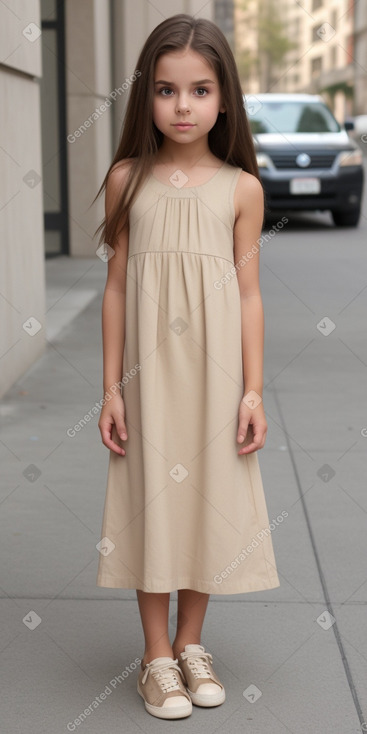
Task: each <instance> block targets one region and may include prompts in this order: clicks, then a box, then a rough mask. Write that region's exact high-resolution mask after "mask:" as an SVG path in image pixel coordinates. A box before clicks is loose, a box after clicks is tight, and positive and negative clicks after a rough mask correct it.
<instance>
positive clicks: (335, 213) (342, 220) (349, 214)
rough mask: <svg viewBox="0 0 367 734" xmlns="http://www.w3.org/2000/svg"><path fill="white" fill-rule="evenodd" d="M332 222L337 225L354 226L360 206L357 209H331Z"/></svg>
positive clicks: (359, 212)
mask: <svg viewBox="0 0 367 734" xmlns="http://www.w3.org/2000/svg"><path fill="white" fill-rule="evenodd" d="M331 215H332V218H333V220H334V224H336V226H337V227H356V226H357V224H358V222H359V217H360V215H361V209H360V207H359V208H358V209H344V211H343V209H342V210H340V209H332V211H331Z"/></svg>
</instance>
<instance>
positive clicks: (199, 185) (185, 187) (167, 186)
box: [150, 161, 228, 191]
mask: <svg viewBox="0 0 367 734" xmlns="http://www.w3.org/2000/svg"><path fill="white" fill-rule="evenodd" d="M226 165H228V164H226V162H225V161H223V165H221V166H219V167H218V169H217V170H216V172H215V174H214V176H212V177H211V178H209V179H208V181H204V183H202V184H196V186H181V187H176V186H174V184H165V183H163V181H160V179H159V178H157V177H156V176H154V174H153V173H150V177H151V178H153V179H154V181H157V182H158V183H159V184H161V186H164V187H165V188H167V189H172V188H173V189H177V190H179V191H182V189H187V190H188V191H190V189H199V188H202V186H207V185H208V184H209V183H211V181H213V179H214V178H215V177H216V176H218V173H220V171H221V170H222V169H223V168H224V166H226ZM172 175H173V174H172Z"/></svg>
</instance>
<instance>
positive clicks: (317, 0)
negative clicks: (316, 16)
mask: <svg viewBox="0 0 367 734" xmlns="http://www.w3.org/2000/svg"><path fill="white" fill-rule="evenodd" d="M321 6H322V0H312V10H317V9H318V8H321Z"/></svg>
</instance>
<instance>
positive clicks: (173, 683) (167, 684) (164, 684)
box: [141, 660, 182, 693]
mask: <svg viewBox="0 0 367 734" xmlns="http://www.w3.org/2000/svg"><path fill="white" fill-rule="evenodd" d="M176 670H177V671H178V673H179V675H180V676H181V675H182V673H181V669H180V668H179V666H178V665H177V660H172V662H170V661H167V662H166V663H158V664H156V665H152V664H151V663H147V665H146V668H145V670H144V675H143V677H142V681H141V682H142V683H143V685H144V683H145V681H146V679H147V677H148V675H149V673H151V674H152V676H153V678H155V680H156V681H157V682H158V683H159V685H160V686H161V688H162V690H163V691H164V693H168V692H169V691H178V690H181V688H180V680H179V678H178V675H177V673H176Z"/></svg>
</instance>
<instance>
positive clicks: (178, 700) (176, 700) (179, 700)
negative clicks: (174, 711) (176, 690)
mask: <svg viewBox="0 0 367 734" xmlns="http://www.w3.org/2000/svg"><path fill="white" fill-rule="evenodd" d="M186 703H188V701H187V699H186V697H185V696H171V697H170V698H166V700H165V702H164V704H163V706H162V708H164V709H168V708H177V707H178V706H183V705H185V704H186Z"/></svg>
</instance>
